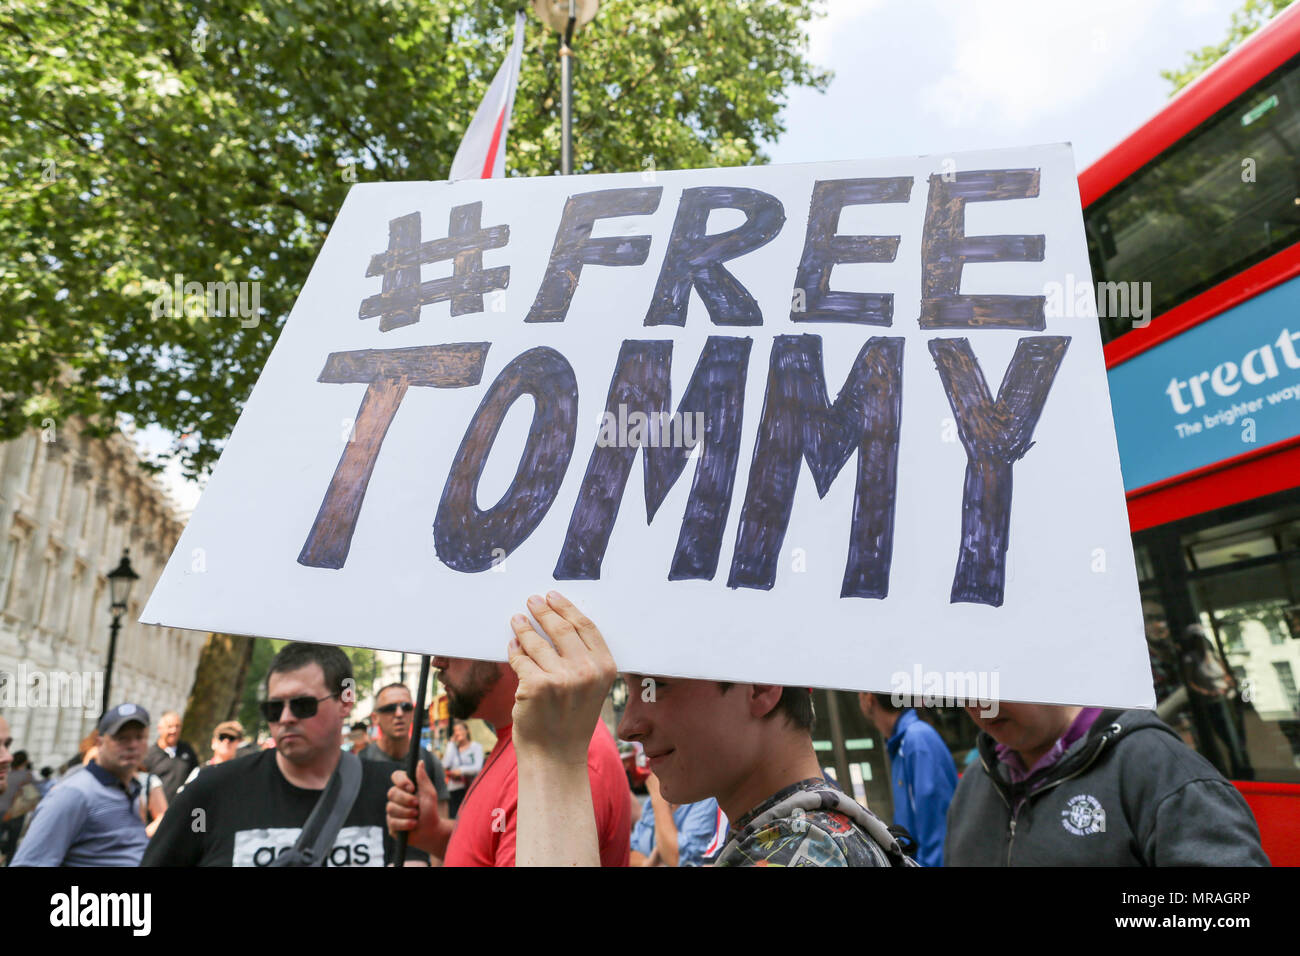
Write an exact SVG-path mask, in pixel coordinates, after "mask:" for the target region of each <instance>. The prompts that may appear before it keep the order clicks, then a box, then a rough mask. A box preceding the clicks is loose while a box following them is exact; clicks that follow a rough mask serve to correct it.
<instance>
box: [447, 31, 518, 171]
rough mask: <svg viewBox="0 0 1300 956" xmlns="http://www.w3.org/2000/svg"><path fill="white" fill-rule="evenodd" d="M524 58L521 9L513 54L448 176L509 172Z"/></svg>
mask: <svg viewBox="0 0 1300 956" xmlns="http://www.w3.org/2000/svg"><path fill="white" fill-rule="evenodd" d="M523 58H524V12H523V11H522V10H520V11H519V13H518V14H516V16H515V42H514V43H513V44H511V46H510V55H509V56H507V57H506V61H505V63H503V64H501V69H499V70H497V75H496V79H494V80H493V81H492V85H491V86H490V87H488V91H487V95H485V96H484V97H483V102H482V103H480V104H479V107H478V112H476V113H475V114H474V119H473V121H472V122H471V123H470V124H469V129H467V130H466V131H465V138H464V139H463V140H461V141H460V149H458V150H456V158H455V159H453V160H452V161H451V174H450V175H449V176H448V177H447V178H448V179H497V178H499V177H501V176H504V175H505V174H506V133H507V132H509V130H510V111H511V110H513V109H514V105H515V88H516V87H517V86H518V85H519V64H520V63H521V62H522V61H523Z"/></svg>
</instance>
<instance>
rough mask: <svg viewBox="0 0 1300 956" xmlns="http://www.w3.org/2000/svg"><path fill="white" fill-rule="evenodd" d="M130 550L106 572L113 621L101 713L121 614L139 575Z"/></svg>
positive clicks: (106, 697) (109, 680) (111, 675)
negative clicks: (133, 565)
mask: <svg viewBox="0 0 1300 956" xmlns="http://www.w3.org/2000/svg"><path fill="white" fill-rule="evenodd" d="M130 553H131V552H130V551H129V550H128V549H125V548H124V549H122V560H121V561H120V562H119V563H118V565H117V567H116V568H114V569H113V570H112V571H110V572H108V594H109V606H108V610H109V613H111V614H112V615H113V623H112V625H110V627H109V631H108V635H109V636H108V664H107V666H106V667H105V668H104V706H103V707H102V708H101V709H100V713H101V714H106V713H108V695H109V692H110V689H111V688H110V685H111V684H112V683H113V658H114V657H115V656H117V633H118V631H120V630H121V629H122V615H123V614H125V613H126V607H127V600H128V599H129V598H130V597H131V585H133V584H135V582H136V581H138V580H140V575H138V574H136V573H135V570H134V569H133V568H132V567H131V559H130V557H129V555H130Z"/></svg>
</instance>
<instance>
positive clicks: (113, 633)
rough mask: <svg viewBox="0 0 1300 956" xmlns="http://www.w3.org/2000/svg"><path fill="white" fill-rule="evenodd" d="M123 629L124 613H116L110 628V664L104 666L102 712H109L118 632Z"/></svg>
mask: <svg viewBox="0 0 1300 956" xmlns="http://www.w3.org/2000/svg"><path fill="white" fill-rule="evenodd" d="M121 629H122V615H120V614H114V615H113V623H112V625H111V626H110V627H109V629H108V634H109V637H108V664H107V665H106V666H105V668H104V706H103V707H101V708H100V711H99V712H100V714H106V713H108V694H109V689H110V685H111V684H112V683H113V658H114V657H116V656H117V632H118V631H120V630H121Z"/></svg>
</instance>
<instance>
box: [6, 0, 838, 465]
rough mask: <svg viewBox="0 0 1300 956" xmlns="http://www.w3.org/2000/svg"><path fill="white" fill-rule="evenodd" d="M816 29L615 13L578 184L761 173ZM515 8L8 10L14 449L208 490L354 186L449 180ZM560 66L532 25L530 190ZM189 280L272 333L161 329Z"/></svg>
mask: <svg viewBox="0 0 1300 956" xmlns="http://www.w3.org/2000/svg"><path fill="white" fill-rule="evenodd" d="M819 3H820V0H605V2H604V3H602V4H601V9H600V15H599V17H598V18H597V20H596V21H595V22H594V23H593V24H591V25H590V26H589V27H588V28H586V29H585V30H584V31H583V32H582V34H581V35H580V37H579V40H578V42H577V43H576V44H575V47H576V48H577V51H578V57H577V67H576V71H575V115H576V117H577V119H576V128H575V146H574V153H575V156H574V164H575V169H577V170H580V171H586V172H613V171H627V170H637V169H642V168H645V167H647V166H649V165H650V164H654V165H655V166H656V167H658V168H688V167H699V166H725V165H736V164H745V163H759V162H763V161H764V160H765V157H764V155H763V153H762V150H761V144H762V143H764V142H770V141H772V140H774V139H775V137H777V136H778V135H779V134H780V133H781V132H782V131H783V128H784V127H783V125H782V121H781V116H780V114H781V109H782V107H783V105H784V104H785V101H786V96H787V92H788V91H789V90H790V89H791V88H793V87H797V86H812V87H818V88H820V87H822V86H824V84H825V82H826V81H827V75H826V74H825V73H824V72H822V71H819V70H818V69H816V68H815V67H814V66H812V65H811V64H810V63H809V62H808V60H807V57H806V50H807V39H806V33H805V30H804V28H805V25H806V22H807V21H808V20H809V18H810V17H812V16H814V15H816V13H817V9H816V8H817V6H818V4H819ZM518 5H519V0H510V2H505V0H387V2H383V3H379V2H370V0H61V2H58V3H38V2H32V0H0V36H3V38H4V43H3V44H0V99H2V100H3V102H4V104H5V105H4V106H3V115H4V122H3V123H0V289H2V295H3V310H2V311H0V440H3V439H5V438H10V437H13V436H15V435H17V434H18V433H20V432H21V431H22V430H23V429H25V428H27V427H29V426H31V425H32V424H35V423H39V422H41V421H42V420H43V419H45V418H53V419H55V420H62V419H64V418H66V417H68V416H71V415H81V416H83V417H85V418H86V419H87V420H88V421H90V422H91V423H92V424H94V425H96V426H97V427H99V428H101V429H107V428H109V427H112V425H113V423H114V422H115V421H116V420H117V416H118V415H123V416H126V417H127V418H128V419H130V420H134V421H135V422H136V423H137V424H140V425H144V424H149V423H157V424H159V425H161V426H163V427H164V428H166V429H168V430H170V431H171V432H172V433H173V434H175V435H176V436H177V441H176V445H175V447H174V448H173V449H172V453H173V454H177V455H179V456H180V457H181V461H182V464H183V466H184V467H185V469H186V470H187V472H189V473H191V474H197V473H203V472H205V471H206V470H207V469H208V468H210V466H211V465H212V463H213V462H214V461H215V459H216V457H217V455H218V454H219V452H220V447H221V443H222V441H223V440H224V439H225V437H226V436H227V435H228V434H229V432H230V430H231V428H232V426H233V425H234V422H235V419H236V418H237V416H238V413H239V409H240V407H241V404H242V402H243V401H244V400H245V398H246V397H247V395H248V393H249V391H250V390H251V388H252V385H253V383H254V381H255V380H256V379H257V376H258V373H259V372H260V371H261V368H262V365H263V362H264V361H265V359H266V356H267V354H268V352H269V351H270V348H271V346H272V344H273V343H274V340H275V337H276V334H277V332H278V330H279V328H280V327H281V325H282V323H283V320H284V318H285V316H286V315H287V314H288V312H289V309H290V307H291V306H292V304H293V302H294V299H295V298H296V296H297V294H298V291H299V289H300V288H301V286H302V284H303V282H304V281H305V279H306V277H307V272H308V269H309V268H310V266H311V263H312V261H313V259H314V258H315V255H316V253H317V250H318V248H319V246H320V243H321V241H322V240H323V238H324V235H325V232H326V230H327V229H328V227H329V225H330V223H331V221H332V220H333V218H334V215H335V213H336V212H337V210H338V208H339V206H340V204H341V203H342V201H343V197H344V194H345V193H346V192H347V189H348V188H349V185H350V183H351V182H354V181H357V182H364V181H379V180H398V179H402V180H422V179H429V180H434V179H442V178H444V177H445V176H446V173H447V169H448V168H449V166H450V163H451V158H452V156H453V155H454V153H455V150H456V147H457V145H458V144H459V142H460V139H461V136H462V135H463V133H464V131H465V127H466V125H467V124H468V122H469V120H470V118H471V117H472V116H473V113H474V109H475V107H476V106H477V104H478V101H479V99H480V98H481V97H482V95H483V92H484V90H485V89H486V86H487V84H488V83H489V82H490V81H491V78H492V75H493V74H494V73H495V71H496V69H497V67H498V66H499V65H500V63H501V60H502V57H503V55H504V52H505V49H506V47H507V44H508V40H509V34H510V31H511V28H512V23H513V19H514V18H513V12H514V10H515V8H516V7H517V6H518ZM556 60H557V57H556V38H555V36H554V35H553V34H548V33H546V32H545V31H544V30H543V29H542V27H541V26H540V24H539V23H538V22H537V21H536V19H535V18H532V17H530V18H529V26H528V39H527V48H526V56H525V60H524V66H523V70H522V74H521V77H520V84H519V94H518V98H517V100H516V104H515V112H514V117H513V128H512V130H511V135H510V156H509V166H510V168H511V171H512V173H513V174H514V175H524V176H540V175H548V174H550V173H552V172H554V170H555V168H556V166H557V165H558V160H557V157H558V155H559V118H558V117H559V98H560V97H559V78H558V68H557V65H556ZM176 276H181V277H183V281H185V282H191V281H193V282H199V283H203V284H204V285H206V284H207V283H209V282H212V283H227V282H249V281H256V282H259V283H260V286H259V300H260V309H261V311H260V316H259V321H258V322H257V323H256V324H255V325H254V324H253V319H252V318H251V317H250V318H244V317H242V316H240V315H237V314H236V315H231V314H229V313H230V312H232V311H233V310H232V309H231V308H229V307H228V308H227V309H226V310H225V311H226V312H227V314H226V315H221V314H217V313H218V312H219V311H221V310H220V309H216V308H214V309H213V310H212V313H213V314H208V312H207V309H206V307H205V304H204V302H203V297H201V296H199V297H192V298H191V299H190V300H189V301H188V302H187V303H186V305H187V306H188V308H187V309H185V310H183V311H182V313H181V316H180V317H174V316H173V315H171V314H168V313H169V312H170V310H168V309H167V308H166V306H167V305H169V303H168V302H167V301H166V300H165V299H162V298H160V296H163V294H164V290H166V289H168V288H169V287H172V286H173V285H174V282H175V277H176ZM243 304H245V305H248V304H250V303H249V302H248V300H247V299H246V300H244V303H243ZM155 305H158V306H160V307H161V308H157V309H156V308H155ZM155 313H159V314H158V316H157V317H155Z"/></svg>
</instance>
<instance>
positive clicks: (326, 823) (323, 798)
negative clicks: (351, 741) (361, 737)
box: [271, 752, 361, 866]
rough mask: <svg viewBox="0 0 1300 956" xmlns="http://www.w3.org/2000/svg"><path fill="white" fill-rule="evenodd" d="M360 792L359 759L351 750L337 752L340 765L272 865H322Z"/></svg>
mask: <svg viewBox="0 0 1300 956" xmlns="http://www.w3.org/2000/svg"><path fill="white" fill-rule="evenodd" d="M360 791H361V758H359V757H358V756H357V755H356V754H354V753H348V752H343V753H340V754H339V765H338V767H337V768H336V769H335V771H334V774H333V776H331V777H330V782H329V783H328V784H327V785H326V787H325V790H324V792H322V793H321V795H320V799H319V800H317V801H316V806H315V807H313V808H312V811H311V816H309V817H308V818H307V822H306V823H304V824H303V825H302V832H301V833H300V834H298V840H297V842H295V843H294V845H293V847H292V848H291V849H290V850H289V851H288V852H287V853H282V854H280V855H279V856H278V857H276V859H275V862H273V863H272V864H271V865H272V866H324V865H325V857H326V856H327V855H328V854H329V851H330V849H331V848H332V847H333V846H334V838H335V837H337V836H338V834H339V830H341V829H342V828H343V821H344V820H346V819H347V816H348V814H349V813H350V812H351V811H352V804H354V803H355V802H356V799H357V794H358V793H359V792H360Z"/></svg>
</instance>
